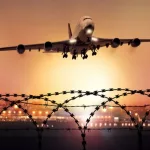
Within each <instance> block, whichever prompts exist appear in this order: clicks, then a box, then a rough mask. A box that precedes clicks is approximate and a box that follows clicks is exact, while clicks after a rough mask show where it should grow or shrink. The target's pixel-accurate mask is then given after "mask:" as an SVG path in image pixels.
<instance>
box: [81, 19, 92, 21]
mask: <svg viewBox="0 0 150 150" xmlns="http://www.w3.org/2000/svg"><path fill="white" fill-rule="evenodd" d="M86 19H91V18H84V19H83V21H84V20H86ZM91 20H92V19H91Z"/></svg>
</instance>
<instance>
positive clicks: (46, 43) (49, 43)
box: [44, 41, 52, 51]
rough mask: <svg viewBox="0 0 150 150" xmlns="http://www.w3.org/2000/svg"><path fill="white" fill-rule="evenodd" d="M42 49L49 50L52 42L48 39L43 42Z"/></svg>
mask: <svg viewBox="0 0 150 150" xmlns="http://www.w3.org/2000/svg"><path fill="white" fill-rule="evenodd" d="M44 49H45V51H50V50H51V49H52V43H51V42H49V41H47V42H45V44H44Z"/></svg>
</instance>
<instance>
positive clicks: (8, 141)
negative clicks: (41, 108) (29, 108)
mask: <svg viewBox="0 0 150 150" xmlns="http://www.w3.org/2000/svg"><path fill="white" fill-rule="evenodd" d="M81 141H82V138H81V136H80V132H79V131H71V132H69V131H44V132H43V138H42V150H83V148H82V144H81ZM86 141H87V150H150V132H146V131H144V132H143V143H142V147H141V146H140V144H139V142H138V136H137V131H129V130H112V131H111V132H108V131H90V132H87V138H86ZM0 150H38V138H37V132H36V131H0Z"/></svg>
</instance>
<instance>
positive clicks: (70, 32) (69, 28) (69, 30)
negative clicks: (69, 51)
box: [68, 23, 72, 39]
mask: <svg viewBox="0 0 150 150" xmlns="http://www.w3.org/2000/svg"><path fill="white" fill-rule="evenodd" d="M68 34H69V39H70V38H71V37H72V31H71V27H70V23H68Z"/></svg>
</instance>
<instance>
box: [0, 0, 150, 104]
mask: <svg viewBox="0 0 150 150" xmlns="http://www.w3.org/2000/svg"><path fill="white" fill-rule="evenodd" d="M149 8H150V1H149V0H130V1H129V2H128V1H122V0H105V1H100V0H76V1H73V0H21V1H20V0H13V1H8V0H1V1H0V35H1V36H0V37H1V38H0V46H1V47H3V46H15V45H18V44H36V43H44V42H46V41H60V40H66V39H68V31H67V23H68V22H69V23H70V24H71V27H72V30H73V29H74V27H75V25H76V23H77V22H78V20H79V19H80V17H82V16H84V15H89V16H91V17H92V18H93V21H94V22H95V31H94V35H95V36H97V37H102V38H115V37H118V38H150V9H149ZM88 55H89V57H88V59H87V60H82V58H81V57H78V58H77V60H72V59H71V55H69V57H68V58H67V59H63V58H62V55H61V54H60V53H59V54H43V53H42V52H38V51H31V52H30V53H29V52H28V51H26V52H25V53H24V54H23V55H19V54H18V53H17V52H16V51H9V52H0V93H27V94H31V93H32V94H41V93H47V92H55V91H62V90H71V89H74V90H78V89H82V90H92V91H93V90H100V89H102V88H111V87H113V88H118V87H121V88H131V89H147V88H150V79H149V77H150V43H142V44H141V45H140V47H138V48H132V47H130V46H127V45H124V46H122V47H119V48H117V49H113V48H111V47H110V48H108V49H107V48H101V49H100V50H99V52H98V55H97V56H92V55H91V52H90V51H89V52H88ZM126 99H127V98H126ZM137 99H138V100H139V99H141V100H142V99H143V97H142V96H140V97H138V96H133V100H134V101H136V100H137ZM143 100H144V99H143ZM138 102H139V101H138Z"/></svg>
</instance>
